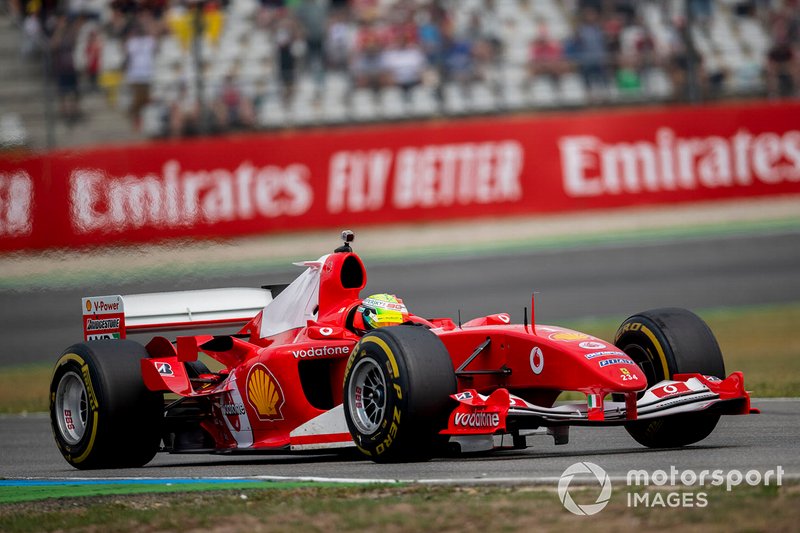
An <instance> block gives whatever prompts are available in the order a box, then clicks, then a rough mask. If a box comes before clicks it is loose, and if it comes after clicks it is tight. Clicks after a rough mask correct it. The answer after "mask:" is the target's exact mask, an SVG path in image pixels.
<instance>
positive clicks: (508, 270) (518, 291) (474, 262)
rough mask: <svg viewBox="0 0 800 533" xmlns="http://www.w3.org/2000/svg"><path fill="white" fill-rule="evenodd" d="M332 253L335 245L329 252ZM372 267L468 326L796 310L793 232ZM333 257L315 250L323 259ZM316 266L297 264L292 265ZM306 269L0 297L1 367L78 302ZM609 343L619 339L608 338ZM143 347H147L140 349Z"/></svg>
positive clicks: (271, 278)
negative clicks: (773, 307) (503, 315)
mask: <svg viewBox="0 0 800 533" xmlns="http://www.w3.org/2000/svg"><path fill="white" fill-rule="evenodd" d="M333 244H335V243H332V245H333ZM403 246H407V247H408V248H409V249H410V250H411V251H410V253H409V256H410V257H409V259H408V260H406V261H399V260H393V261H392V262H391V263H389V262H377V263H369V264H367V265H366V267H367V275H368V280H369V283H368V286H367V288H366V290H365V291H364V292H363V293H362V294H363V295H365V296H366V295H368V294H371V293H376V292H391V293H394V294H397V295H398V296H400V297H402V298H403V299H404V300H405V302H406V304H407V305H408V306H409V308H410V309H411V310H412V311H413V312H414V313H415V314H417V315H420V316H426V317H433V316H450V317H454V318H455V317H456V316H457V315H458V313H459V311H460V313H461V316H462V318H463V319H464V320H468V319H469V318H473V317H475V316H482V315H486V314H491V313H498V312H509V313H510V314H511V316H512V319H513V320H514V321H517V322H521V321H522V319H523V307H525V306H530V299H531V293H532V292H534V291H535V292H536V293H537V294H536V310H535V313H536V321H537V323H540V324H556V325H557V324H558V323H559V321H560V320H565V319H575V318H584V317H603V316H617V317H622V318H624V317H625V316H628V315H631V314H633V313H636V312H639V311H643V310H645V309H651V308H655V307H666V306H679V307H686V308H689V309H694V310H702V309H709V308H719V307H729V306H749V305H765V304H775V303H785V302H800V232H799V231H797V230H788V231H774V232H767V233H757V234H753V233H749V234H743V235H727V236H714V237H703V236H696V237H681V238H675V239H672V240H669V239H668V240H657V241H654V242H637V243H627V244H613V243H605V244H600V245H596V246H592V245H581V246H576V247H569V248H553V249H546V250H535V251H526V250H524V249H518V250H513V251H509V252H506V253H502V254H497V253H495V254H491V255H489V254H483V253H481V251H480V250H479V249H478V250H476V251H475V252H474V253H471V254H466V255H464V254H462V255H459V256H457V257H450V258H440V259H431V258H421V257H417V258H415V257H414V253H413V243H410V242H409V243H404V244H403ZM326 252H327V250H320V255H321V254H323V253H326ZM302 259H310V258H302V257H298V258H297V260H302ZM299 272H300V269H299V268H296V267H290V266H289V267H287V269H285V270H273V271H264V272H263V273H257V274H251V275H236V276H231V277H202V276H194V277H181V278H176V279H169V278H163V279H159V280H152V281H148V282H136V283H135V284H128V285H125V284H123V285H119V284H115V285H111V284H109V283H108V282H107V281H104V280H103V277H102V273H98V275H97V278H96V279H87V280H86V288H85V289H81V288H77V289H76V288H73V289H65V290H52V289H46V290H45V289H42V290H35V289H25V290H17V291H12V290H4V291H0V335H2V337H1V338H2V339H3V342H2V346H1V347H0V366H2V365H14V364H24V363H35V362H50V361H53V362H54V361H55V360H56V358H57V357H58V354H60V353H61V351H62V350H63V349H64V348H66V347H67V346H69V345H70V344H72V343H74V342H79V341H80V340H81V336H82V331H81V311H80V298H81V297H83V296H92V295H95V296H99V295H106V294H134V293H140V292H157V291H166V290H184V289H200V288H212V287H237V286H238V287H258V286H260V285H263V284H271V283H288V282H289V281H291V280H292V279H294V277H295V276H297V274H299ZM607 335H608V336H611V335H613V331H609V332H608V334H607ZM143 340H145V341H146V340H147V339H143Z"/></svg>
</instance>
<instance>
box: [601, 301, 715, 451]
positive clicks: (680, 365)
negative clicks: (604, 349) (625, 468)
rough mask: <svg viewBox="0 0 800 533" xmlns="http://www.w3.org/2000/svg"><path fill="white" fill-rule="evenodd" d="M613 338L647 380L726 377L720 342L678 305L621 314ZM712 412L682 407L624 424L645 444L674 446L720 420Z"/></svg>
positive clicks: (690, 441) (694, 439) (693, 438)
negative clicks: (688, 410)
mask: <svg viewBox="0 0 800 533" xmlns="http://www.w3.org/2000/svg"><path fill="white" fill-rule="evenodd" d="M614 344H615V345H616V346H617V347H618V348H620V349H621V350H622V351H624V352H625V353H626V354H627V355H628V356H630V357H631V358H632V359H633V360H634V361H636V363H637V364H638V365H639V366H640V367H641V368H642V371H643V372H644V374H645V375H646V376H647V385H648V387H652V386H653V385H655V384H656V383H658V382H659V381H662V380H665V379H672V377H673V376H674V375H675V374H685V373H699V374H704V375H707V376H715V377H718V378H720V379H724V378H725V364H724V362H723V360H722V352H721V351H720V349H719V344H717V340H716V338H715V337H714V334H713V333H712V332H711V329H710V328H709V327H708V325H707V324H706V323H705V322H704V321H703V320H702V319H701V318H700V317H698V316H697V315H695V314H694V313H692V312H691V311H688V310H686V309H681V308H663V309H653V310H650V311H645V312H642V313H638V314H636V315H633V316H632V317H630V318H628V319H627V320H625V321H624V322H623V323H622V325H620V327H619V329H617V333H616V336H615V340H614ZM719 417H720V415H719V414H716V413H704V412H697V413H686V414H678V415H672V416H665V417H660V418H653V419H646V420H639V421H635V422H628V423H627V424H625V429H626V430H627V431H628V433H629V434H630V435H631V437H633V438H634V440H636V442H638V443H639V444H642V445H644V446H647V447H648V448H676V447H679V446H686V445H689V444H694V443H695V442H699V441H701V440H703V439H705V438H706V437H708V436H709V435H710V434H711V432H712V431H713V430H714V428H715V427H716V425H717V422H719Z"/></svg>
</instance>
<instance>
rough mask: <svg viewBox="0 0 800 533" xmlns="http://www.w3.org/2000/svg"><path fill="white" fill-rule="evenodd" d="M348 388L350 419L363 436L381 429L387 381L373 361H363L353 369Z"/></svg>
mask: <svg viewBox="0 0 800 533" xmlns="http://www.w3.org/2000/svg"><path fill="white" fill-rule="evenodd" d="M352 375H353V377H352V379H351V380H350V386H349V388H348V391H347V393H348V398H349V399H350V402H349V403H350V406H349V408H350V418H351V420H352V421H353V423H354V424H355V425H356V428H358V431H359V432H360V433H361V434H363V435H371V434H372V433H375V432H376V431H378V429H380V426H381V422H383V415H384V412H385V411H386V380H385V378H384V375H383V371H382V368H381V367H380V365H379V364H378V363H377V362H376V361H375V360H373V359H369V358H367V359H362V360H361V361H359V362H358V364H356V366H355V368H354V369H353V374H352Z"/></svg>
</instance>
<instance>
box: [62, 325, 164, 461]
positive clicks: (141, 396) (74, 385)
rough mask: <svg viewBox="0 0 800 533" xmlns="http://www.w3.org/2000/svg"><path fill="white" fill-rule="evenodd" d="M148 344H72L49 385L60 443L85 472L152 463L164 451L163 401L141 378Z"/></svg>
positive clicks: (129, 342)
mask: <svg viewBox="0 0 800 533" xmlns="http://www.w3.org/2000/svg"><path fill="white" fill-rule="evenodd" d="M147 357H149V356H148V354H147V351H146V350H145V348H144V347H143V346H142V345H141V344H139V343H136V342H133V341H127V340H97V341H88V342H86V343H81V344H75V345H73V346H70V347H69V348H67V349H66V350H65V351H64V353H63V354H62V355H61V357H60V358H59V360H58V362H57V363H56V367H55V370H54V372H53V379H52V381H51V383H50V422H51V425H52V428H53V435H54V437H55V441H56V445H57V446H58V449H59V451H60V452H61V454H62V455H63V456H64V459H66V460H67V462H68V463H69V464H71V465H72V466H74V467H75V468H79V469H81V470H88V469H94V468H127V467H139V466H143V465H145V464H147V463H148V462H150V460H151V459H152V458H153V457H154V456H155V454H156V453H157V452H158V450H159V446H160V443H161V421H162V418H163V408H164V400H163V395H162V393H160V392H153V391H150V390H148V389H147V387H145V385H144V382H143V381H142V371H141V367H140V360H141V359H143V358H147Z"/></svg>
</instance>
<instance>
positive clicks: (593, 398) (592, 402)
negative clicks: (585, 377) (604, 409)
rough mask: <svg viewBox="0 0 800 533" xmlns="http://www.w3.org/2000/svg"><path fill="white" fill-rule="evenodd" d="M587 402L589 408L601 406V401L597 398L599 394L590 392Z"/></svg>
mask: <svg viewBox="0 0 800 533" xmlns="http://www.w3.org/2000/svg"><path fill="white" fill-rule="evenodd" d="M586 403H587V404H588V405H589V409H597V408H598V407H600V402H599V401H598V399H597V394H589V395H588V396H587V397H586Z"/></svg>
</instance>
